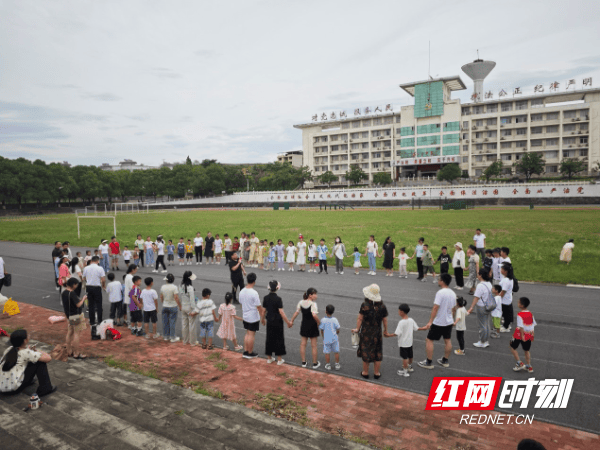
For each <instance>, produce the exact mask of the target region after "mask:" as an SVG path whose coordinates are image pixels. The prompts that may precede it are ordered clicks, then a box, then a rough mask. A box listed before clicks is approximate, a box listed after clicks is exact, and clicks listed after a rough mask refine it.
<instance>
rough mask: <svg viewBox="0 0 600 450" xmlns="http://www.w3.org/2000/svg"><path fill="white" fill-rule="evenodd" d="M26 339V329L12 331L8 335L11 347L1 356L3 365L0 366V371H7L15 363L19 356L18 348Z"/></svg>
mask: <svg viewBox="0 0 600 450" xmlns="http://www.w3.org/2000/svg"><path fill="white" fill-rule="evenodd" d="M26 339H27V331H26V330H17V331H13V332H12V333H11V335H10V345H12V347H11V349H10V350H9V351H8V353H7V354H6V356H5V357H4V358H2V361H0V362H4V365H3V366H2V372H9V371H10V370H11V369H12V368H13V367H14V366H16V365H17V358H18V357H19V348H20V347H21V346H22V345H23V343H24V342H25V340H26Z"/></svg>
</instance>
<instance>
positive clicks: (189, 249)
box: [185, 239, 195, 266]
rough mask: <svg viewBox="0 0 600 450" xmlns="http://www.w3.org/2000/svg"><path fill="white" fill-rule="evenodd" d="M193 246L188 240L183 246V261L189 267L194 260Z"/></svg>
mask: <svg viewBox="0 0 600 450" xmlns="http://www.w3.org/2000/svg"><path fill="white" fill-rule="evenodd" d="M194 248H195V247H194V244H192V240H191V239H188V240H187V244H186V245H185V260H186V265H188V266H191V265H192V262H193V260H194Z"/></svg>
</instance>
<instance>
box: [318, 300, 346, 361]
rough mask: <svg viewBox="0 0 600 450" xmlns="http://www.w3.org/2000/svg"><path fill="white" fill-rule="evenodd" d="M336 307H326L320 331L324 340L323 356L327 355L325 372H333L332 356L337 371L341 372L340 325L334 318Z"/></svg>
mask: <svg viewBox="0 0 600 450" xmlns="http://www.w3.org/2000/svg"><path fill="white" fill-rule="evenodd" d="M334 312H335V307H334V306H333V305H327V306H326V307H325V317H323V318H322V319H321V323H320V324H319V330H321V337H322V338H323V354H324V355H325V370H331V354H332V353H333V356H334V358H335V366H334V367H335V370H340V369H341V368H342V366H341V365H340V338H339V336H338V335H339V334H340V329H341V327H340V323H339V322H338V320H337V319H336V318H335V317H333V313H334Z"/></svg>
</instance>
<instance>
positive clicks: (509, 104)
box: [502, 102, 513, 112]
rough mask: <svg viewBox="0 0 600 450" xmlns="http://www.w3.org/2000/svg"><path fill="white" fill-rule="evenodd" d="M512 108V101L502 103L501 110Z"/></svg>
mask: <svg viewBox="0 0 600 450" xmlns="http://www.w3.org/2000/svg"><path fill="white" fill-rule="evenodd" d="M512 109H513V105H512V102H510V103H502V112H506V111H512Z"/></svg>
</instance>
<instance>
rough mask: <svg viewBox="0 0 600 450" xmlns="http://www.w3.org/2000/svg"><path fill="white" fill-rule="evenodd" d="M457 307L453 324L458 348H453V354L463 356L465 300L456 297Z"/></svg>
mask: <svg viewBox="0 0 600 450" xmlns="http://www.w3.org/2000/svg"><path fill="white" fill-rule="evenodd" d="M456 304H457V305H458V309H457V310H456V320H455V321H454V326H455V327H456V340H457V341H458V349H457V350H454V354H455V355H458V356H465V331H467V315H468V314H469V313H468V312H467V308H465V306H467V301H466V300H465V299H464V298H462V297H458V298H457V299H456Z"/></svg>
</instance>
